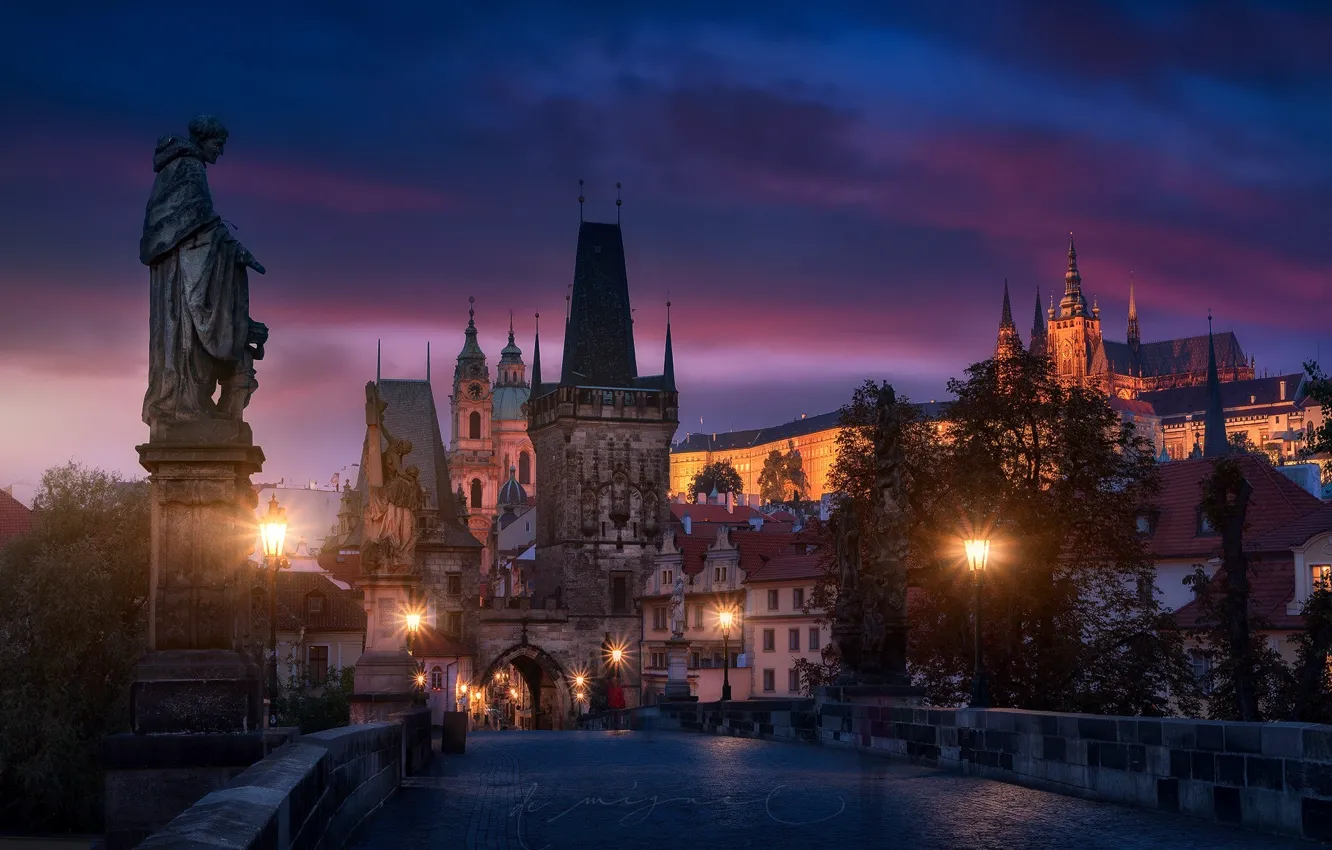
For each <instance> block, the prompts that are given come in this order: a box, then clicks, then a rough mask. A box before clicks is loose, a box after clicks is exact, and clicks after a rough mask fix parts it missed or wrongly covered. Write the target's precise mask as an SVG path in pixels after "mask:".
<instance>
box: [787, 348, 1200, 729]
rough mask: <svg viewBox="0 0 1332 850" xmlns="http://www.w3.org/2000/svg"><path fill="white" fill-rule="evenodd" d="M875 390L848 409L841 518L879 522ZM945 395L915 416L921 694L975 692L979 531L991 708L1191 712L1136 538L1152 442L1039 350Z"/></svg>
mask: <svg viewBox="0 0 1332 850" xmlns="http://www.w3.org/2000/svg"><path fill="white" fill-rule="evenodd" d="M876 391H877V388H875V387H873V385H872V384H867V385H866V386H864V387H861V388H860V390H858V391H857V393H856V396H855V397H853V400H852V404H851V405H850V406H849V407H848V408H845V409H844V410H843V423H844V426H845V427H844V429H843V432H842V433H841V434H840V435H839V446H838V460H837V463H836V464H835V465H834V467H833V470H832V473H831V476H830V480H831V485H832V489H834V490H835V491H839V492H841V493H844V494H845V499H844V501H843V503H842V505H841V506H839V508H838V510H843V509H847V508H848V507H849V508H852V509H855V510H857V513H858V515H859V516H861V517H869V516H872V515H873V514H872V513H871V512H870V510H869V508H870V506H871V502H870V499H871V493H870V489H871V485H872V483H873V480H874V479H873V474H874V473H873V464H874V452H873V446H872V444H871V443H870V436H871V433H872V431H871V429H870V427H869V426H870V423H872V421H873V419H872V417H873V398H874V393H875V392H876ZM949 391H950V392H951V393H952V394H953V395H954V396H956V401H954V402H952V403H951V404H950V406H949V408H948V410H947V413H946V414H945V418H944V419H943V420H942V421H941V422H939V423H937V424H936V423H927V422H924V421H922V420H921V419H920V417H919V414H916V413H915V412H914V408H911V409H909V410H908V409H906V408H904V410H903V415H904V418H905V420H906V425H905V426H904V429H903V442H904V454H905V468H904V474H903V481H904V486H905V488H906V497H907V511H908V515H909V521H910V528H911V538H910V547H911V551H910V563H909V567H910V575H911V582H910V583H911V585H912V587H913V593H912V600H911V604H910V649H909V665H910V669H911V672H912V676H913V679H914V680H915V681H916V682H917V684H920V685H922V686H923V687H924V688H925V689H926V692H927V698H928V699H929V700H930V701H931V702H934V703H936V704H943V705H947V704H952V705H956V704H959V703H962V702H965V701H966V697H967V694H968V692H969V690H970V683H971V678H972V675H973V672H974V671H973V669H972V665H973V647H972V625H971V624H972V599H973V596H972V586H971V577H970V575H969V573H968V571H967V569H966V566H965V562H964V558H963V553H962V547H961V538H962V537H963V536H964V535H970V534H984V535H987V536H989V537H990V538H991V539H992V541H993V545H992V550H991V551H992V554H991V558H990V566H989V569H988V575H987V576H986V585H985V592H984V605H985V616H984V623H985V635H984V638H983V640H984V645H985V647H986V667H987V670H988V672H989V679H990V691H991V694H992V696H993V699H994V703H995V704H996V705H1004V706H1012V707H1017V708H1028V709H1037V710H1053V711H1083V712H1095V713H1118V714H1149V715H1161V714H1165V713H1166V712H1167V711H1168V710H1170V709H1171V708H1172V707H1174V708H1178V707H1182V708H1183V709H1184V710H1187V709H1188V708H1189V707H1191V706H1193V705H1196V700H1195V699H1194V697H1195V693H1196V686H1195V683H1194V680H1193V677H1192V674H1191V670H1190V668H1189V665H1188V662H1187V658H1186V656H1185V654H1184V648H1183V640H1182V637H1181V636H1180V635H1179V633H1178V632H1177V631H1175V630H1173V629H1171V628H1169V626H1170V624H1171V620H1170V618H1169V616H1168V615H1167V614H1166V613H1165V612H1164V611H1163V610H1162V609H1161V607H1160V605H1159V602H1158V601H1157V599H1156V597H1155V594H1154V578H1155V571H1154V569H1153V565H1152V562H1151V559H1150V557H1149V556H1148V553H1147V551H1146V548H1145V541H1144V540H1143V538H1142V536H1141V535H1139V534H1138V533H1137V516H1138V514H1139V513H1140V512H1141V511H1142V510H1143V508H1144V507H1145V506H1147V505H1149V504H1150V503H1151V501H1152V499H1153V498H1154V496H1155V493H1156V487H1157V483H1156V481H1157V479H1156V465H1155V460H1154V456H1153V452H1152V450H1151V446H1150V444H1149V442H1148V441H1147V439H1146V438H1144V437H1143V436H1141V435H1139V434H1137V433H1136V432H1135V431H1134V430H1133V427H1132V425H1130V424H1126V423H1122V422H1121V421H1120V420H1119V418H1118V416H1117V415H1116V414H1115V412H1114V410H1112V409H1111V408H1110V406H1109V403H1108V400H1107V399H1106V398H1105V396H1104V395H1103V394H1102V393H1100V392H1098V391H1096V390H1093V389H1084V388H1080V387H1070V386H1066V385H1064V384H1063V383H1061V382H1060V381H1059V380H1058V378H1057V376H1056V375H1055V373H1054V370H1053V366H1052V364H1051V363H1050V361H1049V360H1048V359H1046V358H1043V357H1039V356H1034V355H1031V354H1029V353H1027V352H1022V351H1015V352H1012V354H1011V356H1009V357H1006V358H1005V360H1004V361H1003V362H1002V363H998V362H996V361H994V360H989V361H985V362H982V363H978V364H975V365H973V366H971V367H970V368H969V369H968V370H967V378H966V379H965V380H954V381H951V382H950V383H949ZM872 536H873V530H871V531H870V532H868V533H866V534H863V535H862V540H864V539H871V538H872ZM826 548H830V547H826ZM828 584H831V585H832V587H831V588H825V589H824V593H825V594H826V595H824V596H822V597H818V598H816V595H817V592H816V594H811V599H812V603H811V604H816V605H819V607H823V605H824V604H827V603H829V602H831V601H832V600H835V593H836V588H835V576H832V577H831V578H830V579H829V580H828V581H826V582H825V585H828ZM825 610H831V609H827V608H825ZM1167 694H1169V695H1170V696H1171V697H1172V698H1173V699H1174V700H1176V705H1175V706H1170V705H1169V704H1168V702H1167V697H1166V695H1167Z"/></svg>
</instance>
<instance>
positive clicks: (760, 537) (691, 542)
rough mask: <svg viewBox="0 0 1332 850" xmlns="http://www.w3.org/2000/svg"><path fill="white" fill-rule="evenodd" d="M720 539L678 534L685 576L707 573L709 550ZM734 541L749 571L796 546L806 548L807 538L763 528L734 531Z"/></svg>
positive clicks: (678, 545) (745, 567)
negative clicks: (765, 530) (704, 570)
mask: <svg viewBox="0 0 1332 850" xmlns="http://www.w3.org/2000/svg"><path fill="white" fill-rule="evenodd" d="M716 542H717V537H716V534H715V533H714V534H708V535H701V534H691V535H689V536H688V537H686V536H684V535H683V534H677V535H676V538H675V545H676V547H677V548H679V550H680V552H681V554H682V555H683V562H682V564H681V569H682V570H683V571H684V574H685V575H689V576H695V575H698V574H699V573H701V572H703V568H704V566H706V563H707V556H708V550H709V549H710V548H711V547H712V545H713V544H714V543H716ZM731 543H732V544H734V545H735V547H736V548H737V549H738V550H739V552H740V569H741V570H743V571H744V572H745V573H746V574H748V573H750V572H751V571H753V570H756V569H758V568H759V567H761V566H762V565H763V564H764V563H766V562H767V561H768V560H770V559H772V558H773V557H775V556H777V555H780V554H787V553H790V552H792V551H793V550H794V549H795V547H801V548H802V549H803V546H804V545H805V544H804V538H803V536H802V535H799V534H780V533H768V532H761V531H736V532H732V533H731Z"/></svg>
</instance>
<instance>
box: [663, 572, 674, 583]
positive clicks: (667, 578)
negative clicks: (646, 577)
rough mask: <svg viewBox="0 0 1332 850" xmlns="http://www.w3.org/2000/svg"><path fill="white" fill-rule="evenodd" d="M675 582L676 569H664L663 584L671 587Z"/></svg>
mask: <svg viewBox="0 0 1332 850" xmlns="http://www.w3.org/2000/svg"><path fill="white" fill-rule="evenodd" d="M674 583H675V570H662V571H661V586H662V587H670V586H671V585H672V584H674Z"/></svg>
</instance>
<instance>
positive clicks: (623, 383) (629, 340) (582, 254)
mask: <svg viewBox="0 0 1332 850" xmlns="http://www.w3.org/2000/svg"><path fill="white" fill-rule="evenodd" d="M562 365H563V370H562V374H561V376H560V384H562V385H564V386H594V387H632V386H634V385H635V378H637V377H638V364H637V361H636V359H635V357H634V329H633V319H632V315H631V313H630V309H629V277H628V274H627V273H626V271H625V265H624V239H623V236H622V235H621V232H620V226H619V225H618V224H602V223H599V222H591V221H585V222H583V223H582V224H580V225H579V227H578V258H577V260H576V261H575V263H574V284H573V301H572V304H571V306H570V311H569V326H568V328H567V330H566V332H565V335H564V362H563V364H562Z"/></svg>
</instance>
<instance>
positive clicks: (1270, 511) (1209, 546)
mask: <svg viewBox="0 0 1332 850" xmlns="http://www.w3.org/2000/svg"><path fill="white" fill-rule="evenodd" d="M1236 459H1237V460H1238V461H1239V464H1240V468H1241V469H1242V470H1243V472H1244V477H1245V478H1246V479H1247V480H1248V482H1249V484H1250V486H1252V487H1253V495H1252V496H1251V497H1250V499H1249V507H1248V514H1247V517H1246V519H1247V526H1246V528H1245V532H1244V542H1245V546H1244V548H1245V550H1246V551H1259V550H1258V549H1256V548H1255V544H1256V543H1257V542H1258V541H1260V540H1262V539H1263V538H1264V535H1266V534H1267V533H1268V532H1270V531H1273V530H1274V529H1277V528H1280V527H1282V526H1285V525H1288V524H1290V523H1292V522H1293V521H1295V520H1297V519H1299V518H1300V517H1303V516H1304V515H1306V514H1308V513H1310V512H1311V511H1314V510H1317V509H1319V508H1320V507H1321V506H1322V504H1323V503H1322V502H1321V501H1320V500H1319V499H1318V498H1317V497H1316V496H1313V495H1311V494H1310V493H1309V492H1308V491H1306V490H1305V489H1304V488H1303V487H1301V486H1300V485H1298V484H1296V483H1295V482H1294V481H1291V480H1290V479H1289V478H1287V477H1286V476H1284V475H1282V474H1281V473H1280V472H1277V471H1276V470H1275V469H1274V468H1273V467H1272V466H1271V465H1270V464H1268V463H1267V462H1266V461H1265V460H1263V459H1261V458H1259V457H1256V456H1254V455H1238V456H1236ZM1160 471H1161V491H1160V493H1159V494H1158V496H1157V499H1156V505H1157V507H1158V508H1159V510H1160V515H1159V516H1158V518H1157V521H1156V530H1155V532H1154V533H1153V534H1152V537H1151V539H1150V540H1149V541H1148V550H1149V551H1150V552H1151V553H1152V555H1154V556H1155V557H1157V558H1189V557H1210V556H1212V555H1215V554H1217V553H1219V552H1220V550H1221V536H1220V535H1219V534H1204V535H1199V534H1198V525H1199V524H1198V510H1199V508H1200V507H1201V505H1202V483H1203V479H1205V478H1206V477H1207V476H1208V475H1209V474H1210V473H1211V471H1212V459H1210V458H1203V459H1199V460H1177V461H1171V462H1170V463H1164V464H1162V465H1161V466H1160ZM1278 548H1289V547H1288V546H1286V547H1278Z"/></svg>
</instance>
